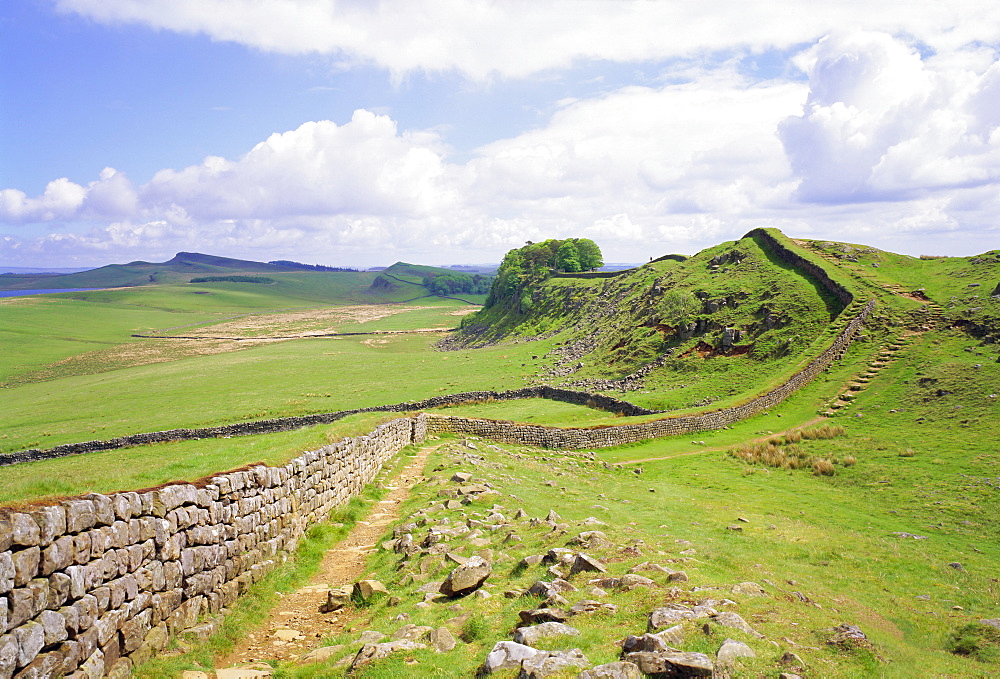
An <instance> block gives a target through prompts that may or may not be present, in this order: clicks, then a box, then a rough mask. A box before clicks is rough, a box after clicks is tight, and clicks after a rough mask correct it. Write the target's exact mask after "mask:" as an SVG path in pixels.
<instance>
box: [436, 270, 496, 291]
mask: <svg viewBox="0 0 1000 679" xmlns="http://www.w3.org/2000/svg"><path fill="white" fill-rule="evenodd" d="M492 281H493V278H492V277H490V276H481V275H480V274H475V275H474V276H468V275H465V274H459V273H455V274H451V273H446V274H440V275H438V276H424V280H423V285H424V287H425V288H427V289H428V290H429V291H430V292H431V293H432V294H435V295H455V294H459V293H467V294H470V295H485V294H486V293H488V292H489V291H490V283H491V282H492Z"/></svg>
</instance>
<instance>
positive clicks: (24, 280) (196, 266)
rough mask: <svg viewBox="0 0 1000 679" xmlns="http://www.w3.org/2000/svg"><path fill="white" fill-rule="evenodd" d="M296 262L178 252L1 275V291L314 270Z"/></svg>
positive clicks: (145, 283) (174, 280) (179, 281)
mask: <svg viewBox="0 0 1000 679" xmlns="http://www.w3.org/2000/svg"><path fill="white" fill-rule="evenodd" d="M296 264H297V263H295V262H288V263H281V264H270V263H264V262H254V261H250V260H245V259H233V258H231V257H219V256H216V255H206V254H202V253H198V252H178V253H177V254H176V255H174V256H173V257H172V258H171V259H169V260H167V261H166V262H160V263H156V262H143V261H136V262H129V263H128V264H109V265H108V266H102V267H100V268H98V269H90V270H89V271H79V272H76V273H67V274H62V275H52V274H40V273H16V274H2V275H0V290H38V289H44V288H120V287H133V286H140V285H156V284H163V283H187V282H188V281H189V280H190V279H191V278H192V277H193V276H213V275H214V276H232V275H238V274H255V273H265V272H266V273H288V272H290V271H298V270H301V271H309V270H313V269H312V267H311V265H305V264H301V265H296Z"/></svg>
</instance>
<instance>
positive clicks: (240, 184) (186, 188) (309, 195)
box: [142, 110, 448, 220]
mask: <svg viewBox="0 0 1000 679" xmlns="http://www.w3.org/2000/svg"><path fill="white" fill-rule="evenodd" d="M440 146H441V145H440V142H439V141H438V140H437V138H436V137H433V136H431V135H427V134H403V135H400V134H397V130H396V124H395V122H394V121H392V120H391V119H389V118H388V117H387V116H377V115H375V114H373V113H370V112H368V111H364V110H359V111H356V112H355V113H354V116H353V118H352V119H351V121H350V122H348V123H346V124H345V125H342V126H338V125H336V124H335V123H333V122H330V121H328V120H324V121H319V122H309V123H305V124H303V125H301V126H300V127H299V128H297V129H295V130H291V131H289V132H284V133H280V134H273V135H271V136H270V137H269V138H268V139H267V140H266V141H264V142H261V143H260V144H258V145H257V146H255V147H254V148H253V149H252V150H251V151H250V152H249V153H247V154H246V155H245V156H244V157H243V158H241V159H239V160H236V161H230V160H226V159H224V158H219V157H214V156H212V157H208V158H206V159H205V160H204V161H203V162H202V163H201V164H200V165H195V166H191V167H188V168H185V169H183V170H180V171H175V170H162V171H160V172H158V173H157V174H156V175H155V176H154V177H153V178H152V180H151V181H150V182H149V183H148V184H146V185H145V186H144V187H143V188H142V199H143V202H144V204H145V205H147V206H149V207H161V208H162V207H166V206H169V205H176V206H178V207H180V208H182V209H183V210H184V211H185V212H186V213H187V214H188V215H190V216H191V217H192V218H194V219H202V220H205V219H225V218H228V219H233V218H248V217H253V218H261V219H263V218H280V217H291V216H308V215H327V214H359V215H397V214H412V215H425V214H429V213H430V212H432V211H434V210H438V209H440V208H441V207H442V205H443V204H444V203H446V202H447V201H448V197H447V194H446V192H444V191H442V189H441V187H440V186H439V184H440V181H441V179H442V175H443V173H444V164H443V161H442V150H441V148H440Z"/></svg>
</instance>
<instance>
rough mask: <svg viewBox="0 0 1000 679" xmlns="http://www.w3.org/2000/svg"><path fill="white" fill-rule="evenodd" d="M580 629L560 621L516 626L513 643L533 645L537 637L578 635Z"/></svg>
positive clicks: (536, 641)
mask: <svg viewBox="0 0 1000 679" xmlns="http://www.w3.org/2000/svg"><path fill="white" fill-rule="evenodd" d="M579 635H580V630H578V629H576V628H575V627H570V626H569V625H564V624H563V623H561V622H543V623H540V624H538V625H533V626H531V627H518V628H517V630H515V631H514V643H517V644H524V645H525V646H534V645H535V644H537V643H538V640H539V639H544V638H545V637H558V636H574V637H575V636H579Z"/></svg>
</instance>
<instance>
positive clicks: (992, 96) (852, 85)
mask: <svg viewBox="0 0 1000 679" xmlns="http://www.w3.org/2000/svg"><path fill="white" fill-rule="evenodd" d="M994 58H995V57H994ZM975 62H978V63H974V62H973V60H962V59H955V58H954V57H953V56H951V57H949V58H945V59H941V60H937V59H934V58H930V59H928V60H926V61H925V60H923V59H921V57H920V55H919V54H917V53H916V52H915V51H914V50H913V49H912V48H910V47H908V46H907V45H905V44H903V43H902V42H900V41H898V40H896V39H894V38H892V37H891V36H888V35H885V34H878V33H864V34H851V35H845V36H835V37H830V38H826V39H824V40H822V41H820V43H819V44H818V45H816V46H815V47H814V48H812V49H811V50H809V52H808V53H807V58H806V59H804V60H803V63H804V64H805V66H806V68H807V70H808V73H809V85H810V93H809V98H808V101H807V103H806V106H805V111H804V113H803V114H802V115H801V116H791V117H789V118H787V119H786V120H785V121H783V122H782V124H781V128H780V136H781V139H782V141H783V142H784V144H785V148H786V150H787V152H788V156H789V159H790V160H791V163H792V166H793V167H794V169H795V171H796V174H798V175H799V176H800V177H801V180H802V181H801V185H800V187H799V195H800V197H801V198H802V199H803V200H806V201H816V202H829V203H838V202H845V201H865V200H897V199H904V198H916V197H919V196H922V195H926V193H927V192H933V191H938V190H942V189H948V188H957V187H966V186H973V185H978V184H982V183H985V182H995V181H997V180H998V179H1000V135H998V124H1000V114H998V112H997V111H998V108H997V106H996V102H997V101H1000V63H996V62H992V60H991V62H990V63H989V64H988V65H986V64H983V63H982V60H981V59H976V60H975ZM976 69H979V70H976Z"/></svg>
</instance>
